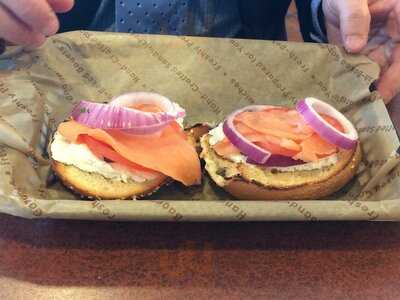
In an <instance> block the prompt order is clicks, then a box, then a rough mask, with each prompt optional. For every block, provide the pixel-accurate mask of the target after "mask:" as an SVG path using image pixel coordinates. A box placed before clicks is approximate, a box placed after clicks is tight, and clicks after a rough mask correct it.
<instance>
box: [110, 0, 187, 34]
mask: <svg viewBox="0 0 400 300" xmlns="http://www.w3.org/2000/svg"><path fill="white" fill-rule="evenodd" d="M187 10H188V2H187V1H179V0H174V1H151V0H147V1H146V0H135V1H130V0H117V3H116V29H117V31H119V32H139V33H152V34H163V33H164V34H165V33H168V34H179V33H182V31H184V30H183V29H184V28H185V26H187V25H188V24H186V22H187V21H188V20H186V19H185V17H184V16H187V13H188V11H187Z"/></svg>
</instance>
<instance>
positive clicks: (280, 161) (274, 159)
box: [246, 154, 305, 167]
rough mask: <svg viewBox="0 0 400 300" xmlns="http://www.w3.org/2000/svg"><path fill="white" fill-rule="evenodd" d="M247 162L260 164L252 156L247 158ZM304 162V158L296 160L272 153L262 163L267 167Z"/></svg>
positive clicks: (301, 163) (289, 165)
mask: <svg viewBox="0 0 400 300" xmlns="http://www.w3.org/2000/svg"><path fill="white" fill-rule="evenodd" d="M246 162H247V163H249V164H253V165H260V164H258V163H256V162H255V161H253V160H252V159H250V158H247V160H246ZM303 164H305V162H304V161H302V160H296V159H293V158H291V157H288V156H284V155H279V154H272V155H271V156H270V157H269V159H268V160H267V162H266V163H264V164H261V165H262V166H265V167H292V166H298V165H303Z"/></svg>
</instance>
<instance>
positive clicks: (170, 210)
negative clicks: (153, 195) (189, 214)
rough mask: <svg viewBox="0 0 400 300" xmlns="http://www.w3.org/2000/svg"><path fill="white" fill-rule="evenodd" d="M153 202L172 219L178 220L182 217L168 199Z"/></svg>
mask: <svg viewBox="0 0 400 300" xmlns="http://www.w3.org/2000/svg"><path fill="white" fill-rule="evenodd" d="M152 202H153V203H155V204H157V205H160V206H161V207H162V208H163V210H165V211H166V212H167V213H168V214H169V215H171V216H172V218H173V220H174V221H176V222H178V221H180V220H182V219H183V215H182V214H181V213H179V212H178V210H177V209H176V208H175V207H174V206H173V205H172V204H171V203H170V202H168V201H164V200H155V201H152Z"/></svg>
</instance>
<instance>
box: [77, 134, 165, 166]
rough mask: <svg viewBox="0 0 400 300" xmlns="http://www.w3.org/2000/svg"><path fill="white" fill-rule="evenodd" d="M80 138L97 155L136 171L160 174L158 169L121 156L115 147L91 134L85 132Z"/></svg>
mask: <svg viewBox="0 0 400 300" xmlns="http://www.w3.org/2000/svg"><path fill="white" fill-rule="evenodd" d="M79 140H80V142H82V143H85V144H86V145H87V146H88V148H89V149H90V151H92V153H93V154H94V155H96V156H97V157H99V158H101V159H103V158H106V159H108V160H111V161H113V162H116V163H119V164H121V165H124V166H126V167H128V168H129V169H131V170H132V171H133V172H135V171H139V172H140V171H143V172H148V173H151V174H160V173H159V172H157V171H154V170H151V169H148V168H145V167H142V166H141V165H138V164H136V163H134V162H131V161H130V160H128V159H126V158H125V157H123V156H121V155H120V154H119V153H118V152H116V151H115V150H114V149H113V148H111V147H110V146H109V145H107V144H105V143H102V142H99V141H98V140H96V139H94V138H92V137H91V136H89V135H87V134H83V135H81V136H79Z"/></svg>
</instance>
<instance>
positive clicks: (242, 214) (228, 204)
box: [224, 201, 247, 221]
mask: <svg viewBox="0 0 400 300" xmlns="http://www.w3.org/2000/svg"><path fill="white" fill-rule="evenodd" d="M224 204H225V206H226V207H229V208H230V209H231V210H232V211H233V212H234V213H235V214H236V215H235V217H236V219H237V220H239V221H244V220H245V218H246V216H247V213H246V212H245V211H244V210H243V208H241V207H240V206H239V205H237V204H234V203H233V202H232V201H225V203H224Z"/></svg>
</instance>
